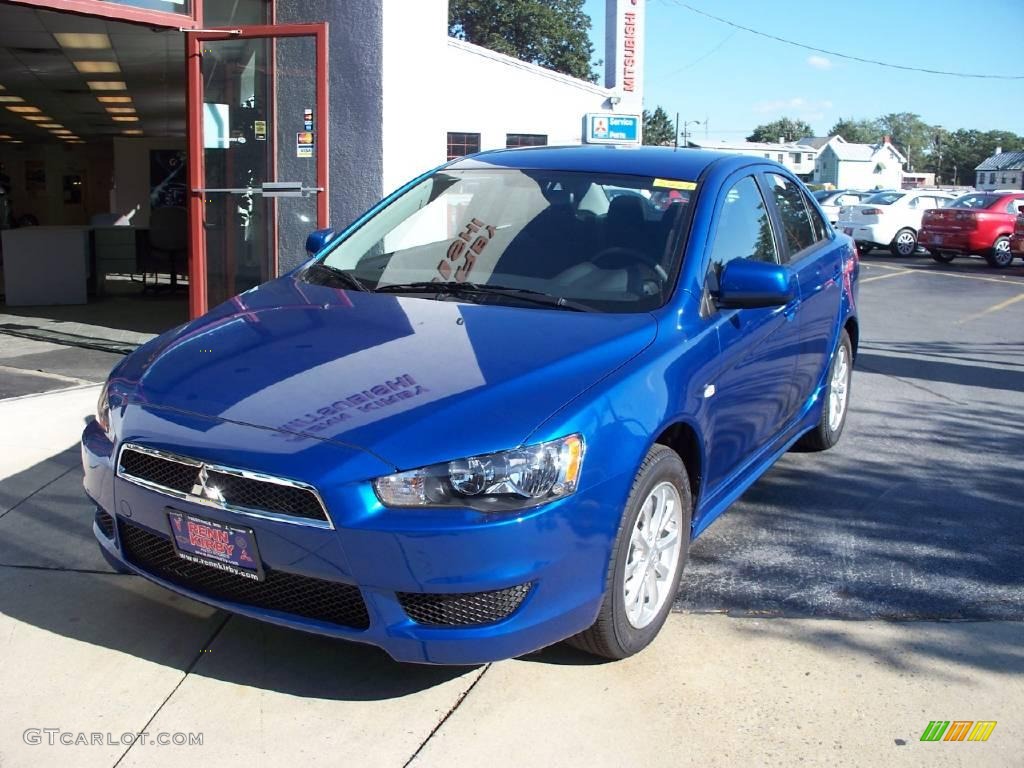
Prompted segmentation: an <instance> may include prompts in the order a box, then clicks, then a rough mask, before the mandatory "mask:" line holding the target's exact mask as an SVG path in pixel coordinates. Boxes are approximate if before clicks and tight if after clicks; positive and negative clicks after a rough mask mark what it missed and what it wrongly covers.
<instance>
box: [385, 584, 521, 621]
mask: <svg viewBox="0 0 1024 768" xmlns="http://www.w3.org/2000/svg"><path fill="white" fill-rule="evenodd" d="M532 586H533V585H532V584H520V585H519V586H516V587H508V588H507V589H496V590H494V591H493V592H461V593H455V594H434V593H426V592H399V593H398V601H399V602H400V603H401V604H402V608H404V609H405V612H406V613H407V614H409V616H410V618H412V620H413V621H415V622H416V623H417V624H428V625H433V626H437V627H467V626H473V625H477V624H493V623H494V622H496V621H501V620H502V619H504V618H505V617H507V616H509V615H510V614H511V613H512V612H513V611H515V610H516V609H517V608H518V607H519V606H520V605H522V603H523V600H525V599H526V596H527V595H528V594H529V593H530V588H531V587H532Z"/></svg>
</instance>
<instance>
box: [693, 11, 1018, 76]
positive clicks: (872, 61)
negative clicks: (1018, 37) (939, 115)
mask: <svg viewBox="0 0 1024 768" xmlns="http://www.w3.org/2000/svg"><path fill="white" fill-rule="evenodd" d="M675 4H676V5H678V6H680V7H682V8H685V9H686V10H688V11H691V12H693V13H696V14H697V15H698V16H704V17H706V18H708V19H713V20H714V21H717V22H719V23H721V24H727V25H728V26H730V27H735V28H736V29H742V30H743V31H744V32H749V33H750V34H752V35H757V36H758V37H765V38H768V39H769V40H775V41H776V42H779V43H784V44H786V45H793V46H796V47H797V48H803V49H804V50H807V51H814V52H815V53H825V54H828V55H829V56H835V57H836V58H838V59H848V60H850V61H859V62H860V63H862V64H875V65H877V66H879V67H888V68H889V69H902V70H904V71H907V72H923V73H925V74H927V75H947V76H949V77H971V78H976V79H979V80H1024V75H981V74H975V73H971V72H947V71H945V70H942V69H927V68H925V67H910V66H906V65H904V64H891V63H889V62H887V61H879V60H877V59H865V58H862V57H860V56H852V55H850V54H848V53H839V52H838V51H830V50H828V49H826V48H816V47H814V46H813V45H807V44H805V43H798V42H796V41H795V40H787V39H786V38H784V37H778V36H777V35H770V34H768V33H767V32H761V31H759V30H756V29H751V28H750V27H744V26H743V25H742V24H737V23H736V22H734V21H729V20H728V19H723V18H721V17H720V16H715V15H713V14H710V13H707V12H705V11H702V10H700V9H699V8H694V7H693V6H692V5H689V4H687V3H684V2H681V0H675Z"/></svg>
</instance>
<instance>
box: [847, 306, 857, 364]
mask: <svg viewBox="0 0 1024 768" xmlns="http://www.w3.org/2000/svg"><path fill="white" fill-rule="evenodd" d="M843 330H845V331H846V335H847V336H849V337H850V345H851V346H852V347H853V349H852V352H853V359H854V360H856V359H857V345H858V343H859V342H860V323H858V322H857V317H856V316H855V315H850V316H849V317H848V318H846V322H844V323H843Z"/></svg>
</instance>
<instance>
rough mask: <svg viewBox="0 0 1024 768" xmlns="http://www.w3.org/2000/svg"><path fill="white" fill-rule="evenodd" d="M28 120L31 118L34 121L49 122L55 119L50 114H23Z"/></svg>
mask: <svg viewBox="0 0 1024 768" xmlns="http://www.w3.org/2000/svg"><path fill="white" fill-rule="evenodd" d="M22 117H24V118H25V119H26V120H31V121H32V122H33V123H48V122H50V121H51V120H53V118H52V117H50V116H49V115H22Z"/></svg>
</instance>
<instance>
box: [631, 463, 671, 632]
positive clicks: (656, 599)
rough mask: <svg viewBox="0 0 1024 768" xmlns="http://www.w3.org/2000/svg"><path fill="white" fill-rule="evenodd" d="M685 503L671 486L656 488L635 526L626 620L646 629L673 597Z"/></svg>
mask: <svg viewBox="0 0 1024 768" xmlns="http://www.w3.org/2000/svg"><path fill="white" fill-rule="evenodd" d="M682 519H683V503H682V500H681V498H680V496H679V491H678V490H677V489H676V487H675V486H674V485H673V484H672V483H668V482H663V483H659V484H658V485H656V486H655V487H654V488H653V489H651V492H650V493H649V494H647V498H646V499H644V503H643V506H642V507H641V509H640V514H639V515H637V518H636V522H635V523H634V524H633V532H632V534H631V536H630V540H629V556H628V557H627V559H626V571H625V577H624V578H623V582H622V596H623V604H624V605H625V607H626V619H627V620H628V621H629V623H630V624H631V625H632V626H633V627H634V628H636V629H643V628H644V627H646V626H647V625H648V624H650V623H651V622H652V621H654V618H655V617H656V616H657V615H658V612H659V611H660V610H661V609H662V607H663V606H664V605H665V601H666V600H669V599H671V598H672V595H671V594H670V592H671V585H672V577H673V576H674V575H675V572H676V569H677V567H678V565H679V556H680V553H681V552H682V542H683V538H682V537H683V534H684V532H683V531H681V530H680V528H681V527H682Z"/></svg>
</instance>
